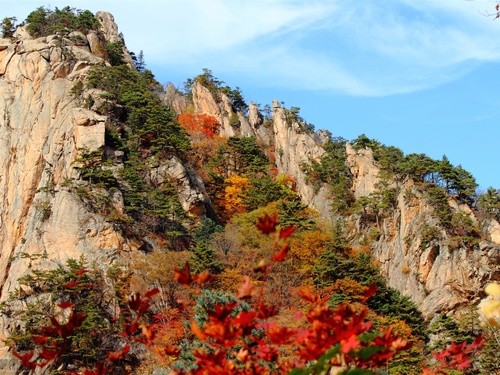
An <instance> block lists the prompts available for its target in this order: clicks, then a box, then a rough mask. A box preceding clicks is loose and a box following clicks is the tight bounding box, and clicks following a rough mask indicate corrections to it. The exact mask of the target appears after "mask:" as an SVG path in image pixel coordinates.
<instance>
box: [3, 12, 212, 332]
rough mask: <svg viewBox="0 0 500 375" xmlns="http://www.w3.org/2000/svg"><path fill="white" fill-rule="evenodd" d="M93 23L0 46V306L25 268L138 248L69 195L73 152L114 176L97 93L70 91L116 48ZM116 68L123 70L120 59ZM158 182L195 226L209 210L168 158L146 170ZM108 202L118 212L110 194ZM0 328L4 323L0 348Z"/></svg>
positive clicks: (192, 181) (190, 177) (112, 28)
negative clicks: (91, 157)
mask: <svg viewBox="0 0 500 375" xmlns="http://www.w3.org/2000/svg"><path fill="white" fill-rule="evenodd" d="M97 16H98V18H99V20H100V22H101V25H102V32H90V33H89V34H88V35H83V34H81V33H71V34H69V35H54V36H49V37H42V38H37V39H33V38H31V37H30V36H29V34H28V33H27V32H26V30H25V29H24V28H22V27H20V28H18V29H17V31H16V32H15V34H14V36H13V38H9V39H0V169H1V170H2V172H1V175H0V197H1V200H2V204H1V205H0V300H2V301H5V300H6V299H7V298H8V296H9V294H10V293H11V292H12V291H14V290H15V289H16V288H17V287H18V284H17V279H18V278H19V277H21V276H22V275H24V274H25V273H26V272H29V271H30V269H31V268H32V267H38V268H40V267H41V268H47V267H53V266H54V265H56V264H63V263H64V262H65V260H66V259H69V258H79V257H80V256H81V255H85V257H86V258H87V259H88V260H89V261H94V260H96V261H98V262H99V264H101V265H102V266H103V267H106V266H107V265H109V264H110V263H112V262H113V261H114V260H116V259H118V258H120V259H123V257H124V254H125V253H127V252H129V251H132V250H134V249H137V248H139V247H141V246H143V245H144V242H142V241H140V240H137V239H135V240H130V239H126V238H125V237H124V236H123V234H122V233H121V231H120V230H117V229H116V228H115V226H114V225H113V223H111V222H108V221H106V220H105V218H104V217H103V215H100V214H99V213H98V212H95V210H93V209H92V208H91V207H89V206H88V205H87V204H86V202H85V201H84V200H83V199H81V198H80V197H79V195H78V194H77V193H76V190H77V189H78V186H79V185H78V184H79V181H80V180H79V173H78V171H77V170H76V168H75V167H77V166H78V165H79V163H78V158H79V156H80V154H81V150H82V149H84V150H86V151H87V152H91V151H94V150H98V151H99V152H100V153H103V152H104V151H106V154H107V157H108V158H111V159H113V160H115V161H117V163H116V165H115V167H114V168H115V169H116V168H118V169H119V168H120V166H119V164H120V163H119V160H120V157H121V154H120V152H119V151H116V150H111V149H108V148H106V147H105V128H106V127H107V126H109V116H103V115H99V114H98V113H96V112H95V108H96V107H97V106H99V104H100V103H102V101H103V100H102V98H101V92H99V91H98V90H86V91H84V92H82V93H79V94H80V95H77V93H76V92H75V89H74V88H75V87H78V83H80V84H81V82H82V81H85V79H86V77H87V74H88V71H89V69H90V68H91V67H93V66H101V65H105V64H108V63H107V62H106V60H105V58H106V54H105V53H103V51H105V40H111V41H116V40H121V37H120V36H119V35H118V31H117V30H118V28H117V26H116V24H114V21H113V17H112V16H111V15H110V14H108V13H104V12H100V13H98V15H97ZM125 60H126V61H128V63H129V64H132V59H131V58H130V55H129V54H128V52H127V53H126V54H125ZM83 96H85V98H87V97H91V98H92V99H93V101H94V107H93V108H90V109H89V108H84V103H83V101H82V99H81V98H82V97H83ZM110 153H111V154H110ZM166 178H173V179H175V180H176V181H178V185H177V187H178V190H177V191H178V194H179V196H180V197H181V202H182V206H183V208H184V209H185V210H186V211H188V212H190V213H191V214H193V215H195V216H197V217H204V215H205V204H207V205H209V202H208V203H207V198H206V193H205V192H204V187H203V184H202V182H201V181H200V179H199V177H198V176H197V175H196V173H195V172H194V171H193V170H192V169H191V168H190V167H189V166H185V165H183V164H181V163H180V162H179V160H178V159H176V158H175V157H172V158H170V159H169V160H165V161H163V162H161V163H158V164H157V165H155V166H152V167H151V180H154V181H156V182H157V183H158V184H160V185H161V183H162V179H166ZM102 193H103V194H108V193H107V192H105V191H103V192H102ZM112 200H113V202H114V205H115V207H116V209H117V210H118V211H123V199H122V197H121V195H120V193H116V194H115V195H114V196H113V197H112ZM125 258H126V257H125ZM8 326H9V322H8V321H4V322H3V324H2V334H1V335H0V339H2V338H4V337H5V336H4V334H5V328H8Z"/></svg>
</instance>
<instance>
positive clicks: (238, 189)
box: [223, 174, 250, 215]
mask: <svg viewBox="0 0 500 375" xmlns="http://www.w3.org/2000/svg"><path fill="white" fill-rule="evenodd" d="M225 185H226V188H225V189H224V202H223V206H224V208H225V209H226V211H227V212H229V213H231V214H232V215H234V214H235V213H237V212H245V206H244V205H243V198H244V189H245V188H246V187H248V186H249V185H250V181H249V180H248V178H246V177H242V176H239V175H237V174H235V175H232V176H230V177H228V178H227V179H226V181H225Z"/></svg>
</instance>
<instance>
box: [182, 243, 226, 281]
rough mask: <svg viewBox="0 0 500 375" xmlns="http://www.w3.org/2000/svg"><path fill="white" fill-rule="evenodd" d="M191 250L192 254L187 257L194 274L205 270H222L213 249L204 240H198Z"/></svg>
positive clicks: (217, 271)
mask: <svg viewBox="0 0 500 375" xmlns="http://www.w3.org/2000/svg"><path fill="white" fill-rule="evenodd" d="M192 251H193V255H192V257H191V259H189V265H190V267H191V270H192V271H193V273H195V274H196V273H200V272H203V271H205V270H208V271H209V272H210V273H211V274H217V273H220V272H222V269H223V266H222V262H221V261H220V260H217V257H216V253H215V249H214V248H212V247H211V246H209V245H208V244H207V243H206V242H203V241H202V242H198V243H197V244H196V246H195V247H194V249H193V250H192Z"/></svg>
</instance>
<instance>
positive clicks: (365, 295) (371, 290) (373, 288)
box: [363, 283, 378, 303]
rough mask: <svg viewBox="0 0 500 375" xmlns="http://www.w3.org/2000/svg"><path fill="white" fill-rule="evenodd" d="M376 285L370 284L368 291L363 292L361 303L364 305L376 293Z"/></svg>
mask: <svg viewBox="0 0 500 375" xmlns="http://www.w3.org/2000/svg"><path fill="white" fill-rule="evenodd" d="M377 289H378V287H377V284H375V283H372V284H371V285H370V286H369V287H368V289H366V290H365V292H364V293H363V303H365V302H366V301H367V300H368V298H370V297H371V296H373V295H374V294H375V293H376V292H377Z"/></svg>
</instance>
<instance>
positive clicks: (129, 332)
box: [122, 321, 139, 337]
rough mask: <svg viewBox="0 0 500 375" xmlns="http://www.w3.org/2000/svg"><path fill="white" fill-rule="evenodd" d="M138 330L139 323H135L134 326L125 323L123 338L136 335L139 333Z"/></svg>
mask: <svg viewBox="0 0 500 375" xmlns="http://www.w3.org/2000/svg"><path fill="white" fill-rule="evenodd" d="M137 328H139V323H137V322H136V321H135V322H133V323H132V324H127V323H124V324H123V332H122V336H123V337H126V336H132V335H133V334H134V333H135V331H137Z"/></svg>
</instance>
